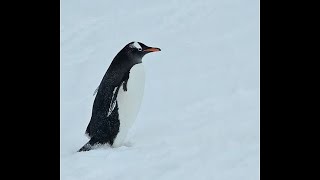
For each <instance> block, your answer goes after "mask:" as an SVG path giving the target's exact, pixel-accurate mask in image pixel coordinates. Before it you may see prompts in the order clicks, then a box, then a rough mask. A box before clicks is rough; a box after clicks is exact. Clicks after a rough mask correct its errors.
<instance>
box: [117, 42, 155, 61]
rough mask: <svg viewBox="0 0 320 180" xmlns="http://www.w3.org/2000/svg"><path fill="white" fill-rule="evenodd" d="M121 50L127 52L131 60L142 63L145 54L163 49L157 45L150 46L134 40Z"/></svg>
mask: <svg viewBox="0 0 320 180" xmlns="http://www.w3.org/2000/svg"><path fill="white" fill-rule="evenodd" d="M121 51H122V52H123V53H125V54H126V55H127V56H128V57H129V58H130V59H131V60H133V61H135V62H137V63H140V62H142V58H143V56H144V55H146V54H148V53H151V52H157V51H161V49H160V48H156V47H149V46H146V45H145V44H143V43H141V42H136V41H133V42H130V43H129V44H127V45H126V46H125V47H124V48H123V49H122V50H121Z"/></svg>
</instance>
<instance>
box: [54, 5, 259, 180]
mask: <svg viewBox="0 0 320 180" xmlns="http://www.w3.org/2000/svg"><path fill="white" fill-rule="evenodd" d="M60 32H61V39H60V42H61V43H60V47H61V66H60V72H61V76H60V83H61V96H60V99H61V101H60V102H61V114H60V124H61V125H60V130H61V133H60V145H61V149H60V163H61V164H60V170H61V174H60V176H61V179H62V180H97V179H99V180H100V179H101V180H133V179H137V180H177V179H183V180H194V179H197V180H207V179H208V180H258V179H260V165H259V164H260V153H259V151H260V140H259V139H260V122H259V121H260V119H259V116H260V114H259V113H260V112H259V109H260V105H259V104H260V102H259V99H260V97H259V96H260V93H259V91H260V87H259V78H260V77H259V76H260V71H259V68H260V67H259V66H260V64H259V55H260V54H259V49H260V47H259V1H258V0H201V1H194V0H161V1H150V0H144V1H142V0H134V1H124V0H119V1H106V0H61V28H60ZM132 41H139V42H142V43H145V44H146V45H148V46H151V47H159V48H161V52H157V53H150V54H147V55H146V56H145V57H144V58H143V64H144V67H145V88H144V97H143V101H142V103H141V108H140V111H139V113H138V115H137V119H136V121H135V123H134V124H133V126H132V128H131V129H130V131H129V133H128V135H127V138H126V140H125V145H124V146H120V147H118V148H111V147H109V146H104V147H101V148H98V149H96V150H92V151H88V152H81V153H77V152H76V151H77V150H78V149H79V148H81V147H82V146H83V145H84V144H85V143H86V142H87V141H88V138H87V137H86V136H85V129H86V127H87V125H88V123H89V120H90V117H91V110H92V104H93V100H94V96H92V93H93V92H94V90H95V89H96V88H97V86H98V85H99V83H100V81H101V79H102V77H103V75H104V73H105V72H106V70H107V68H108V66H109V65H110V63H111V61H112V59H113V58H114V56H115V55H116V54H117V53H118V52H119V51H120V50H121V49H122V48H123V47H124V46H125V45H126V44H127V43H129V42H132Z"/></svg>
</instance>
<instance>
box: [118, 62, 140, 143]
mask: <svg viewBox="0 0 320 180" xmlns="http://www.w3.org/2000/svg"><path fill="white" fill-rule="evenodd" d="M144 84H145V72H144V67H143V65H142V63H140V64H136V65H134V66H133V67H132V68H131V69H130V73H129V79H128V82H127V91H124V89H123V83H122V85H121V87H120V89H119V92H118V96H117V104H118V108H119V109H118V113H119V121H120V127H119V132H118V134H117V136H116V138H115V139H114V143H113V145H112V146H113V147H119V146H122V145H123V142H124V140H125V138H126V136H127V134H128V131H129V129H130V128H131V126H132V125H133V123H134V121H135V119H136V117H137V115H138V112H139V109H140V105H141V101H142V98H143V92H144Z"/></svg>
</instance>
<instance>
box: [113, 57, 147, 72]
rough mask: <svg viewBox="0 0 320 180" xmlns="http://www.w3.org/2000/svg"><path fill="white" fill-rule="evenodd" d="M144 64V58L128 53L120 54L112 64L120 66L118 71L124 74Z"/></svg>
mask: <svg viewBox="0 0 320 180" xmlns="http://www.w3.org/2000/svg"><path fill="white" fill-rule="evenodd" d="M140 63H142V57H138V56H133V55H130V54H126V53H119V54H117V55H116V57H115V58H114V60H113V62H112V64H114V65H115V66H118V67H117V69H118V70H120V71H122V72H127V71H129V70H130V69H131V68H132V67H133V66H134V65H136V64H140Z"/></svg>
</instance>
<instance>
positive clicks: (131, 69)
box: [78, 42, 161, 152]
mask: <svg viewBox="0 0 320 180" xmlns="http://www.w3.org/2000/svg"><path fill="white" fill-rule="evenodd" d="M156 51H161V50H160V48H155V47H148V46H146V45H145V44H143V43H141V42H130V43H129V44H127V45H126V46H125V47H124V48H123V49H122V50H121V51H120V52H119V53H118V54H117V55H116V56H115V58H114V59H113V61H112V62H111V64H110V66H109V68H108V70H107V72H106V73H105V75H104V77H103V79H102V81H101V83H100V85H99V86H98V88H97V90H96V97H95V99H94V103H93V108H92V115H91V119H90V122H89V124H88V126H87V129H86V134H87V135H88V136H89V138H90V140H89V142H87V143H86V144H85V145H84V146H83V147H82V148H81V149H79V150H78V152H80V151H89V150H91V149H93V148H94V147H96V145H102V144H109V145H111V146H112V147H119V146H121V145H122V143H123V141H124V140H125V137H126V135H127V133H128V130H129V128H130V127H131V126H132V124H133V122H134V120H135V118H136V116H137V114H138V111H139V108H140V103H141V100H142V96H143V91H144V69H143V65H142V58H143V56H144V55H146V54H148V53H150V52H156Z"/></svg>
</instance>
